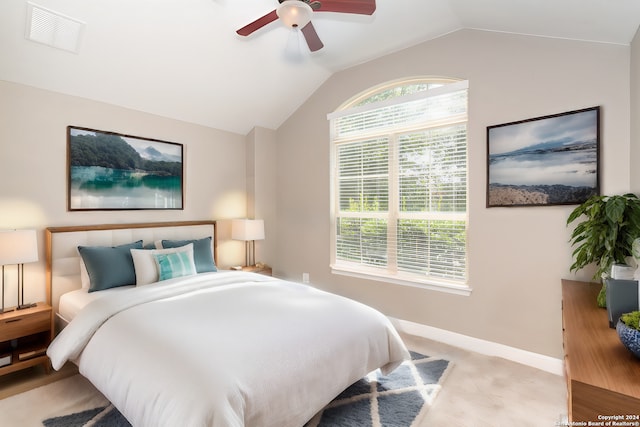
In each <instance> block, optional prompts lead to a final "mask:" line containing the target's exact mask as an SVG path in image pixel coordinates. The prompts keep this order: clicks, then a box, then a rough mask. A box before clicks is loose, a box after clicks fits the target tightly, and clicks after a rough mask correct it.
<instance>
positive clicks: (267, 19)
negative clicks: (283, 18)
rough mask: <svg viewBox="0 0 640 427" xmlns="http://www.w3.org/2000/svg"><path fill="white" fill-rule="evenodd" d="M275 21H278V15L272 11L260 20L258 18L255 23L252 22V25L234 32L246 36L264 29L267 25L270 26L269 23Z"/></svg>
mask: <svg viewBox="0 0 640 427" xmlns="http://www.w3.org/2000/svg"><path fill="white" fill-rule="evenodd" d="M276 19H278V14H277V13H276V10H275V9H274V10H273V11H271V12H270V13H267V14H266V15H264V16H263V17H262V18H258V19H256V20H255V21H253V22H252V23H250V24H248V25H245V26H244V27H242V28H240V29H239V30H238V31H236V33H238V34H240V35H241V36H248V35H249V34H251V33H253V32H254V31H256V30H259V29H260V28H262V27H264V26H265V25H267V24H270V23H271V22H273V21H275V20H276Z"/></svg>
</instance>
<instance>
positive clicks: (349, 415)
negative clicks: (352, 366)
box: [305, 352, 452, 427]
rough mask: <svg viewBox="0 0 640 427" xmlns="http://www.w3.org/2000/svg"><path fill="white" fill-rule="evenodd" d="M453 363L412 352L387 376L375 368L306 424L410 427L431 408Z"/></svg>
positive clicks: (317, 426)
mask: <svg viewBox="0 0 640 427" xmlns="http://www.w3.org/2000/svg"><path fill="white" fill-rule="evenodd" d="M451 366H452V363H451V362H450V361H448V360H444V359H437V358H431V357H429V356H425V355H423V354H420V353H416V352H411V360H407V361H405V362H404V363H403V364H402V365H400V366H399V367H397V368H396V369H395V370H394V371H393V372H391V373H390V374H389V375H387V376H384V375H382V373H381V372H380V370H376V371H374V372H372V373H370V374H369V375H367V376H366V377H364V378H362V379H360V380H359V381H357V382H356V383H354V384H353V385H351V386H350V387H349V388H347V389H346V390H345V391H343V392H342V393H341V394H340V395H339V396H338V397H336V398H335V399H334V400H333V401H332V402H331V403H329V404H328V405H327V406H325V408H324V409H323V410H322V411H320V412H319V413H318V414H317V415H316V416H315V417H314V418H313V419H312V420H311V421H309V423H307V425H306V426H305V427H410V426H413V425H415V424H414V422H416V423H418V422H420V420H421V419H422V418H423V417H424V415H425V414H426V412H427V411H428V410H429V408H430V407H431V404H432V403H433V401H434V400H435V398H436V396H437V394H438V392H439V391H440V389H441V388H442V382H443V381H444V379H445V376H446V373H448V371H449V369H450V368H451Z"/></svg>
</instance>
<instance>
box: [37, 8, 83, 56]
mask: <svg viewBox="0 0 640 427" xmlns="http://www.w3.org/2000/svg"><path fill="white" fill-rule="evenodd" d="M84 26H85V23H84V22H82V21H78V20H77V19H73V18H70V17H68V16H65V15H62V14H60V13H57V12H54V11H52V10H49V9H46V8H44V7H42V6H38V5H36V4H33V3H27V30H26V34H25V36H26V38H27V39H28V40H31V41H34V42H37V43H42V44H45V45H47V46H51V47H55V48H57V49H63V50H67V51H69V52H74V53H77V52H78V48H79V47H80V36H81V35H82V30H83V29H84Z"/></svg>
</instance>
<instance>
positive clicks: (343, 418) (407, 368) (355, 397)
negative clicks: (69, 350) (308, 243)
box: [42, 352, 452, 427]
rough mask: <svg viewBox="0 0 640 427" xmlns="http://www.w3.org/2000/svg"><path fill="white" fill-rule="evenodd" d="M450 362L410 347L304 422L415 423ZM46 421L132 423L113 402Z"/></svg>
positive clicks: (115, 426)
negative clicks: (394, 364) (385, 369)
mask: <svg viewBox="0 0 640 427" xmlns="http://www.w3.org/2000/svg"><path fill="white" fill-rule="evenodd" d="M451 366H452V364H451V362H450V361H448V360H444V359H438V358H431V357H429V356H425V355H422V354H420V353H415V352H411V360H407V361H405V362H404V363H403V364H402V365H400V366H399V367H398V368H396V369H395V370H394V371H393V372H391V373H390V374H389V375H387V376H384V375H382V373H381V372H380V370H376V371H374V372H372V373H370V374H369V375H367V376H366V377H364V378H362V379H360V380H359V381H357V382H356V383H354V384H353V385H351V386H350V387H349V388H347V389H346V390H345V391H343V392H342V393H341V394H340V395H339V396H338V397H336V398H335V399H334V400H333V401H332V402H331V403H329V404H328V405H327V406H326V407H325V408H324V409H323V410H322V411H320V412H319V413H318V414H316V416H314V417H313V419H311V421H309V422H308V423H307V424H306V425H305V426H304V427H412V426H414V425H415V424H414V422H415V423H418V422H419V421H420V420H421V419H422V418H423V417H424V415H425V414H426V412H427V411H428V410H429V408H430V407H431V404H432V403H433V401H434V399H435V397H436V396H437V394H438V392H439V391H440V389H441V388H442V382H443V381H444V378H445V377H446V373H447V372H448V371H449V368H450V367H451ZM42 424H43V425H44V426H45V427H83V426H87V427H88V426H94V427H130V426H131V424H129V422H128V421H127V419H126V418H124V416H122V414H120V412H119V411H118V410H117V409H116V408H115V407H114V406H113V405H108V406H102V407H98V408H94V409H89V410H86V411H82V412H78V413H74V414H69V415H62V416H58V417H54V418H49V419H46V420H44V421H42Z"/></svg>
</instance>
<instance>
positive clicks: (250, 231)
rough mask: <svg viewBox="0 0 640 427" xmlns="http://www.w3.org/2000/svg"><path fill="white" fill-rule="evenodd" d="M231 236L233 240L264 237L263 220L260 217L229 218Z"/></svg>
mask: <svg viewBox="0 0 640 427" xmlns="http://www.w3.org/2000/svg"><path fill="white" fill-rule="evenodd" d="M231 238H232V239H233V240H262V239H264V220H262V219H234V220H231Z"/></svg>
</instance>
